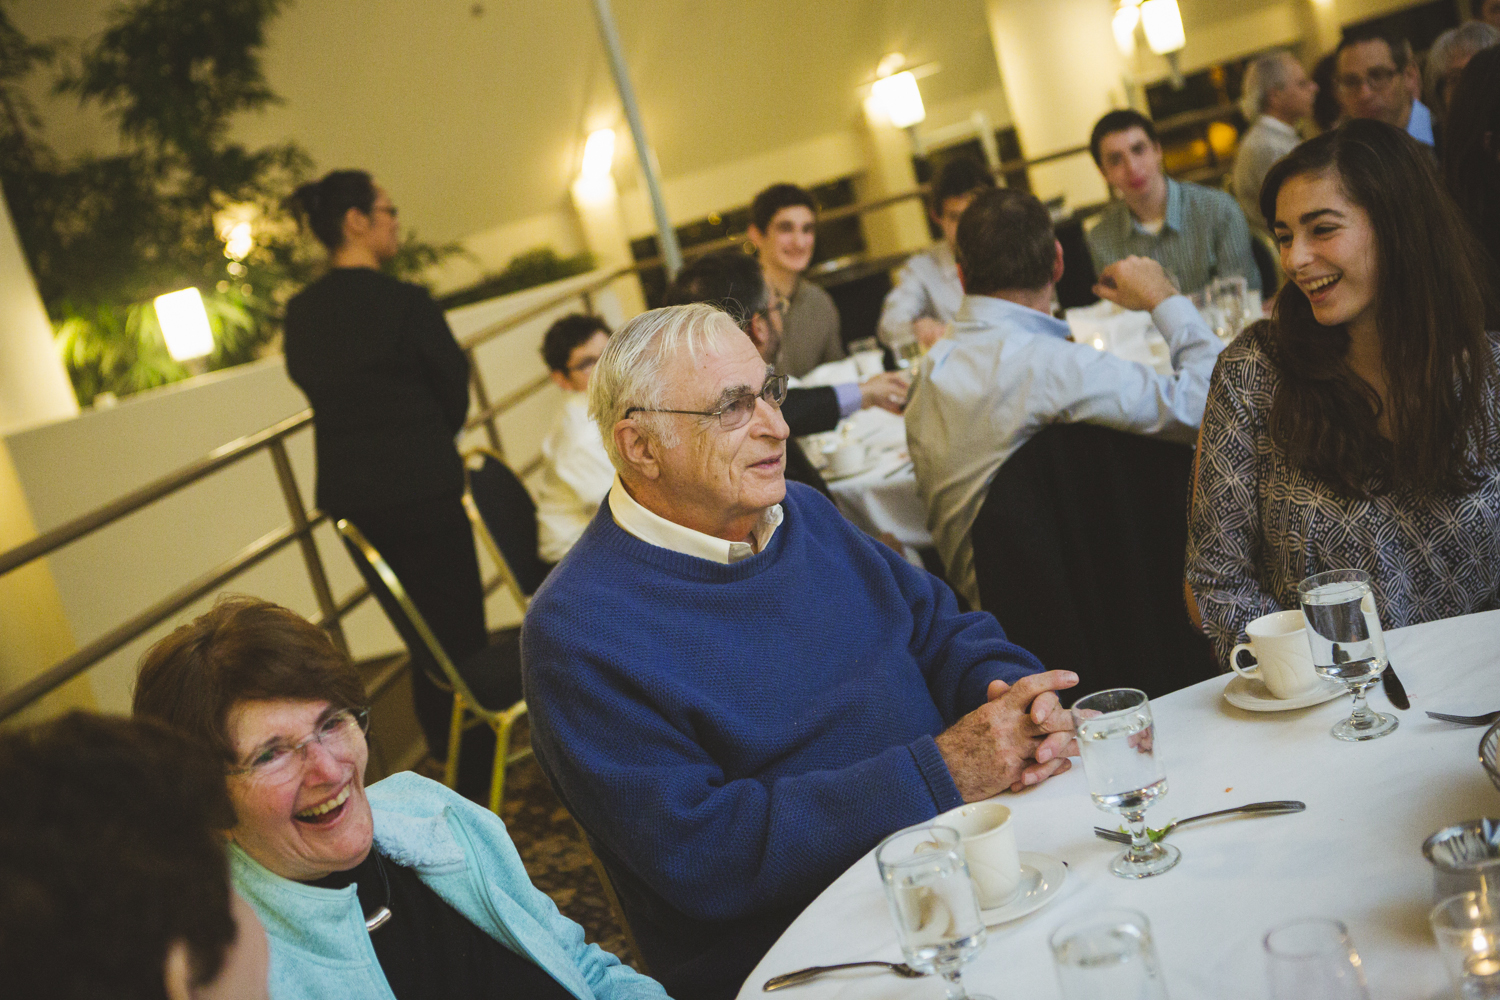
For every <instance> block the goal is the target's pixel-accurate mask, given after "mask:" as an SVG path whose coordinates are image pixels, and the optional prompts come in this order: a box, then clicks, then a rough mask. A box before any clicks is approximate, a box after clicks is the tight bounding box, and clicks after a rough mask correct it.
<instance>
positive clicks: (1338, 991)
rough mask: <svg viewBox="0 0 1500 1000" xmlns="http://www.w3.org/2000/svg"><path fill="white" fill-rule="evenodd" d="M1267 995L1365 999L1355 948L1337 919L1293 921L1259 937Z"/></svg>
mask: <svg viewBox="0 0 1500 1000" xmlns="http://www.w3.org/2000/svg"><path fill="white" fill-rule="evenodd" d="M1265 948H1266V975H1267V977H1269V979H1270V981H1271V1000H1370V991H1369V989H1368V988H1367V987H1366V986H1365V972H1364V969H1363V968H1362V967H1361V963H1360V960H1359V952H1357V951H1355V950H1354V942H1353V941H1350V940H1349V928H1347V927H1345V926H1344V925H1343V924H1342V923H1340V922H1339V921H1337V920H1325V919H1322V918H1312V919H1307V920H1294V921H1292V922H1291V923H1289V924H1282V925H1281V926H1280V927H1275V928H1272V930H1271V931H1270V932H1269V933H1268V934H1266V937H1265Z"/></svg>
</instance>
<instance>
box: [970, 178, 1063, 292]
mask: <svg viewBox="0 0 1500 1000" xmlns="http://www.w3.org/2000/svg"><path fill="white" fill-rule="evenodd" d="M955 242H956V243H957V244H958V248H957V251H958V252H957V257H958V263H959V266H960V267H962V268H963V275H964V291H965V292H966V293H968V294H969V295H993V294H994V293H995V292H1000V291H1006V290H1008V289H1027V290H1031V289H1036V288H1042V287H1044V286H1046V285H1047V284H1048V283H1049V282H1050V281H1051V280H1052V268H1053V267H1054V266H1055V265H1056V263H1057V236H1056V235H1055V234H1054V233H1053V231H1052V217H1051V216H1049V215H1048V214H1047V209H1046V206H1044V205H1043V204H1042V203H1041V202H1039V201H1037V200H1036V197H1035V196H1033V195H1032V194H1030V193H1028V192H1026V191H1021V190H1019V189H1017V188H1000V189H998V190H995V191H984V192H981V193H980V194H979V195H978V196H977V197H976V198H975V199H974V200H973V201H972V202H970V204H969V207H968V208H967V209H966V210H965V211H964V216H963V218H962V219H960V220H959V223H958V238H957V240H956V241H955Z"/></svg>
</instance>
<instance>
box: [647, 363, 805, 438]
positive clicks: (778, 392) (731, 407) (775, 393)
mask: <svg viewBox="0 0 1500 1000" xmlns="http://www.w3.org/2000/svg"><path fill="white" fill-rule="evenodd" d="M786 383H787V377H786V376H785V375H772V376H771V377H770V378H768V379H766V384H765V385H763V386H761V388H760V392H751V391H750V390H749V389H746V390H744V391H743V392H738V393H735V394H734V395H733V396H730V397H729V398H728V399H727V400H725V401H724V404H723V405H722V406H720V407H719V408H718V409H717V410H655V409H650V408H648V407H645V406H632V407H631V408H630V409H628V410H626V411H625V416H627V417H629V416H630V415H631V414H632V413H683V414H687V415H688V416H693V417H718V418H719V429H720V430H726V431H732V430H737V429H739V428H741V427H743V426H745V425H746V424H748V423H749V422H750V417H751V415H753V414H754V413H755V401H756V400H758V399H764V400H765V401H766V402H767V403H769V404H771V406H772V407H774V408H775V409H778V410H779V409H781V404H782V403H783V402H784V401H785V400H786Z"/></svg>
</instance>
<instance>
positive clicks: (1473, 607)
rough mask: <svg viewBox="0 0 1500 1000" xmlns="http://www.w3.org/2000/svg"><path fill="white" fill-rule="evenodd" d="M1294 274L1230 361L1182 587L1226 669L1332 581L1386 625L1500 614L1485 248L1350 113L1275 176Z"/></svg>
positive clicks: (1203, 457) (1498, 474)
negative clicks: (1329, 576)
mask: <svg viewBox="0 0 1500 1000" xmlns="http://www.w3.org/2000/svg"><path fill="white" fill-rule="evenodd" d="M1260 205H1261V211H1262V213H1264V215H1265V217H1266V223H1267V225H1268V226H1270V228H1271V231H1272V233H1273V234H1274V235H1275V237H1276V241H1277V243H1278V244H1279V245H1280V247H1281V266H1282V268H1283V270H1285V272H1286V274H1287V276H1288V278H1289V279H1290V280H1289V281H1288V282H1287V284H1286V286H1285V287H1284V288H1283V289H1282V290H1281V293H1280V294H1279V295H1278V296H1277V298H1276V309H1275V316H1274V318H1273V319H1271V320H1269V321H1267V322H1263V323H1260V324H1257V325H1256V326H1255V327H1253V328H1251V329H1250V330H1249V331H1248V332H1247V333H1245V334H1244V335H1243V336H1242V337H1240V338H1239V340H1237V341H1235V343H1234V344H1232V345H1231V346H1230V347H1229V348H1228V349H1226V350H1225V351H1224V353H1223V354H1222V355H1220V358H1219V364H1218V367H1217V368H1216V369H1215V371H1214V377H1213V382H1212V384H1211V386H1210V389H1209V396H1208V408H1207V411H1206V412H1205V414H1204V417H1203V436H1202V442H1201V445H1200V448H1199V455H1198V468H1197V477H1196V482H1195V485H1194V491H1193V503H1192V511H1191V514H1190V515H1189V537H1188V554H1187V579H1188V583H1189V585H1190V586H1191V587H1192V590H1193V594H1194V596H1195V597H1196V599H1197V603H1198V609H1199V612H1200V613H1201V615H1202V618H1203V627H1204V630H1205V631H1206V632H1207V633H1208V636H1209V638H1210V639H1211V640H1212V641H1213V643H1214V646H1215V648H1216V649H1217V651H1218V654H1219V657H1220V659H1221V662H1223V661H1227V657H1228V654H1229V651H1230V648H1231V647H1232V646H1233V645H1234V644H1235V643H1236V642H1240V641H1244V628H1245V625H1246V624H1247V623H1248V622H1250V621H1251V620H1252V619H1254V618H1257V617H1259V616H1260V615H1264V614H1268V613H1270V612H1272V611H1277V610H1280V609H1285V608H1295V607H1297V584H1298V583H1299V582H1300V581H1301V580H1302V579H1303V578H1305V577H1307V576H1310V575H1312V574H1314V573H1318V572H1322V571H1324V570H1329V569H1349V568H1353V569H1362V570H1365V571H1366V572H1368V573H1369V574H1370V576H1371V579H1372V580H1373V581H1374V585H1375V590H1376V595H1377V597H1378V599H1379V602H1380V614H1381V622H1382V624H1383V625H1384V626H1385V627H1386V628H1396V627H1399V626H1402V625H1412V624H1415V623H1417V622H1424V621H1429V620H1432V619H1435V618H1446V617H1449V616H1452V615H1461V614H1467V613H1469V612H1472V611H1483V610H1487V609H1490V608H1494V607H1497V606H1500V534H1497V528H1500V386H1497V375H1496V373H1497V370H1500V366H1497V361H1500V337H1497V335H1496V334H1492V333H1486V332H1485V324H1484V319H1485V315H1486V300H1487V296H1488V294H1489V290H1488V289H1487V288H1486V286H1485V283H1484V282H1483V280H1482V277H1481V275H1482V271H1481V270H1480V267H1479V262H1480V261H1482V260H1483V251H1482V250H1480V249H1479V247H1478V245H1477V244H1476V242H1475V240H1474V238H1473V237H1472V236H1471V235H1470V233H1469V230H1468V227H1467V226H1465V225H1464V223H1463V221H1462V219H1461V218H1460V217H1459V215H1458V212H1457V210H1456V209H1455V208H1454V206H1453V204H1452V202H1450V201H1449V200H1448V198H1447V196H1446V195H1445V194H1444V193H1443V192H1442V190H1441V189H1440V187H1439V184H1438V181H1437V178H1436V176H1435V174H1434V172H1433V170H1432V168H1431V166H1430V165H1429V164H1428V160H1427V156H1426V154H1425V153H1424V152H1423V151H1422V150H1421V149H1420V148H1419V147H1418V146H1417V145H1416V144H1415V143H1414V142H1413V141H1412V140H1411V139H1409V138H1408V137H1407V136H1406V135H1404V134H1403V133H1401V132H1400V131H1398V130H1397V129H1394V128H1391V127H1390V126H1388V125H1384V124H1381V123H1379V122H1374V121H1353V122H1350V123H1348V124H1347V125H1344V126H1342V127H1341V128H1339V129H1337V130H1335V131H1333V132H1329V133H1326V134H1324V135H1322V136H1319V137H1318V138H1316V139H1313V140H1311V141H1310V142H1306V143H1304V144H1303V145H1301V146H1299V147H1298V148H1297V149H1295V150H1294V151H1292V152H1291V153H1290V154H1288V155H1287V157H1286V158H1284V159H1282V160H1281V161H1280V162H1278V163H1277V164H1276V165H1275V166H1274V167H1272V168H1271V171H1270V173H1269V174H1268V175H1267V176H1266V180H1265V184H1264V186H1263V187H1262V188H1261V194H1260Z"/></svg>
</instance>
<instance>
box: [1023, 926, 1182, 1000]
mask: <svg viewBox="0 0 1500 1000" xmlns="http://www.w3.org/2000/svg"><path fill="white" fill-rule="evenodd" d="M1050 943H1051V945H1052V960H1053V962H1054V963H1055V964H1056V966H1057V982H1058V985H1060V986H1061V987H1062V993H1063V997H1064V1000H1098V998H1100V997H1111V998H1115V997H1119V998H1129V1000H1167V987H1166V984H1165V983H1163V982H1162V977H1161V964H1160V963H1159V962H1158V961H1157V959H1156V948H1155V947H1154V946H1153V945H1152V944H1151V924H1150V923H1149V922H1147V920H1146V916H1145V914H1143V913H1137V912H1136V911H1135V910H1102V911H1099V912H1095V913H1090V914H1089V915H1088V916H1086V917H1079V918H1077V919H1076V920H1070V921H1068V922H1067V923H1065V924H1063V925H1062V926H1061V927H1059V928H1058V929H1057V930H1055V931H1053V932H1052V937H1051V939H1050Z"/></svg>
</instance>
